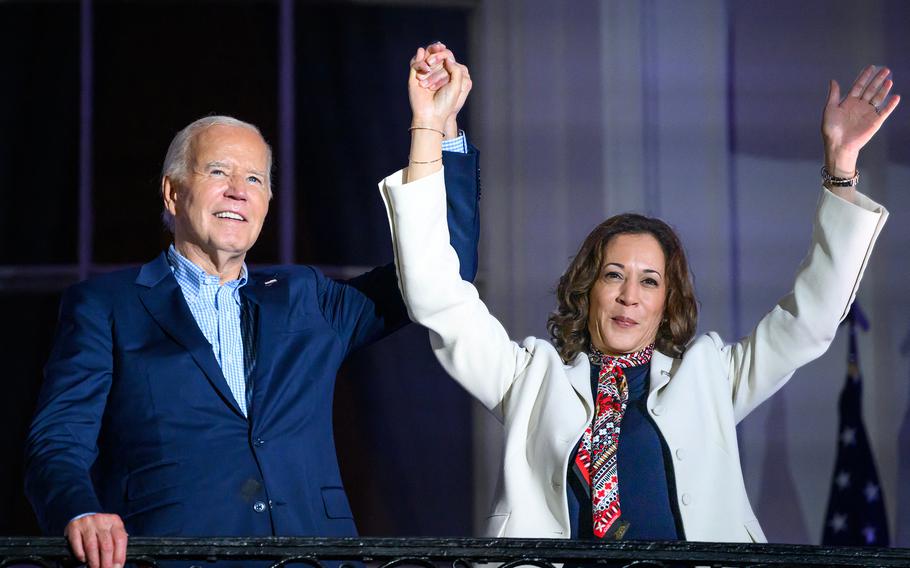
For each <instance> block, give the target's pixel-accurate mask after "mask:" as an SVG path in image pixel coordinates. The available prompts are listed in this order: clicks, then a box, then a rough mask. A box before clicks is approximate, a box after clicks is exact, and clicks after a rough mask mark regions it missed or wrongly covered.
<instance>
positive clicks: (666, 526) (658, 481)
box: [566, 364, 685, 540]
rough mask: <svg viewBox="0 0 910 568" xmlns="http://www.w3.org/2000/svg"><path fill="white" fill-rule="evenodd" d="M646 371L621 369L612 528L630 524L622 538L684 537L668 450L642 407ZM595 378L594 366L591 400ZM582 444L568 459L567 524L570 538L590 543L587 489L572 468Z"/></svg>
mask: <svg viewBox="0 0 910 568" xmlns="http://www.w3.org/2000/svg"><path fill="white" fill-rule="evenodd" d="M650 370H651V365H650V364H647V365H640V366H638V367H630V368H628V369H626V370H625V374H626V383H627V384H628V386H629V402H628V404H627V405H626V412H625V414H623V418H622V423H621V426H620V431H619V450H618V453H617V458H616V459H617V469H618V475H619V504H620V508H621V509H622V516H621V517H620V518H619V519H618V520H617V521H616V522H615V523H614V528H618V527H620V526H622V525H628V526H627V527H626V530H625V533H623V534H622V535H621V538H622V539H623V540H630V539H631V540H678V539H684V538H685V535H684V534H683V530H682V521H681V519H680V516H679V509H678V507H677V504H676V487H675V481H674V479H675V478H674V476H673V461H672V459H671V457H670V450H669V448H668V447H667V443H666V442H665V441H664V439H663V436H661V435H660V431H659V430H658V429H657V425H656V424H654V422H653V421H652V420H651V417H650V416H648V409H647V407H646V402H647V400H648V384H649V375H650V373H649V371H650ZM599 374H600V367H599V366H598V365H592V366H591V391H592V393H593V394H594V398H595V399H596V398H597V378H598V375H599ZM580 443H581V440H579V441H578V443H577V444H575V451H573V452H572V455H571V456H570V457H569V468H568V474H567V476H566V477H567V483H566V493H567V496H568V498H569V523H570V525H571V529H572V538H575V539H590V538H594V533H593V529H592V527H591V524H592V523H591V497H590V489H589V488H588V487H587V484H586V483H585V482H584V481H583V480H582V479H580V478H579V477H578V474H577V473H576V472H575V471H574V468H573V467H572V466H573V464H574V463H575V454H576V453H577V452H578V445H579V444H580ZM614 528H611V532H612V531H613V530H614ZM608 538H609V536H608ZM614 538H615V537H614Z"/></svg>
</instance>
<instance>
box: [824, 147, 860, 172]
mask: <svg viewBox="0 0 910 568" xmlns="http://www.w3.org/2000/svg"><path fill="white" fill-rule="evenodd" d="M858 158H859V153H857V152H851V151H847V150H841V149H836V148H826V149H825V167H826V168H827V169H828V173H830V174H831V175H832V176H834V177H836V178H852V177H853V176H854V175H855V174H856V162H857V159H858Z"/></svg>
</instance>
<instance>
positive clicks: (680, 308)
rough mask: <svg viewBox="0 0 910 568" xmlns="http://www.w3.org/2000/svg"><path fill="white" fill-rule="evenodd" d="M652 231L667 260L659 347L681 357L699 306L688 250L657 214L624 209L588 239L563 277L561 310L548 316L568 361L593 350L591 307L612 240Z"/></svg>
mask: <svg viewBox="0 0 910 568" xmlns="http://www.w3.org/2000/svg"><path fill="white" fill-rule="evenodd" d="M628 234H631V235H640V234H648V235H651V236H653V237H654V238H655V239H657V242H658V243H660V246H661V248H662V249H663V253H664V257H665V258H666V263H667V265H666V277H665V280H664V281H665V282H666V284H667V300H666V304H665V307H664V315H663V318H662V321H661V323H660V327H658V328H657V338H656V340H655V348H656V349H657V350H658V351H660V352H661V353H663V354H665V355H668V356H670V357H680V356H682V354H683V352H684V351H685V349H686V345H688V343H689V341H690V340H691V339H692V337H693V336H694V335H695V327H696V325H697V323H698V304H697V301H696V299H695V287H694V286H693V284H692V277H691V276H690V274H689V263H688V261H686V253H685V251H684V250H683V248H682V244H680V242H679V237H678V236H677V235H676V232H675V231H673V229H672V228H670V226H669V225H667V224H666V223H664V222H663V221H661V220H660V219H655V218H652V217H645V216H644V215H638V214H635V213H623V214H622V215H616V216H614V217H610V218H609V219H607V220H606V221H604V222H603V223H601V224H600V225H598V226H597V227H596V228H595V229H594V230H593V231H591V233H590V234H589V235H588V236H587V237H586V238H585V241H584V242H583V243H582V245H581V248H580V249H579V250H578V254H576V255H575V258H573V259H572V262H571V263H570V264H569V268H568V269H566V271H565V273H564V274H563V275H562V276H561V277H560V278H559V286H558V287H557V288H556V300H557V306H556V310H555V311H554V312H553V313H551V314H550V317H549V318H548V319H547V329H548V330H549V332H550V336H551V338H552V341H553V345H555V346H556V349H557V350H558V351H559V355H560V357H562V360H563V361H565V362H566V363H568V362H570V361H571V360H572V359H574V358H575V356H576V355H577V354H578V353H580V352H582V351H585V352H587V351H589V350H590V343H591V335H590V333H589V332H588V307H589V305H590V293H591V289H592V288H593V287H594V283H595V282H597V278H598V277H599V276H600V274H601V271H602V269H603V257H604V252H605V251H606V248H607V243H609V242H610V239H612V238H613V237H615V236H617V235H628Z"/></svg>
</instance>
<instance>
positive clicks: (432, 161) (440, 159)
mask: <svg viewBox="0 0 910 568" xmlns="http://www.w3.org/2000/svg"><path fill="white" fill-rule="evenodd" d="M441 161H442V156H439V157H438V158H436V159H435V160H428V161H426V162H420V161H417V160H412V159H411V157H410V156H408V163H409V164H435V163H436V162H441Z"/></svg>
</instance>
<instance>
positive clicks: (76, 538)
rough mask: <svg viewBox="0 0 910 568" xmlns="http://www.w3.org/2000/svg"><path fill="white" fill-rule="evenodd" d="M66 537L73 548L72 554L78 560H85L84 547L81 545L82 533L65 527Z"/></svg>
mask: <svg viewBox="0 0 910 568" xmlns="http://www.w3.org/2000/svg"><path fill="white" fill-rule="evenodd" d="M66 539H67V540H68V541H69V543H70V548H72V549H73V555H74V556H75V557H76V559H77V560H79V562H85V547H83V546H82V533H80V532H79V531H78V530H76V529H72V528H70V527H67V530H66Z"/></svg>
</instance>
